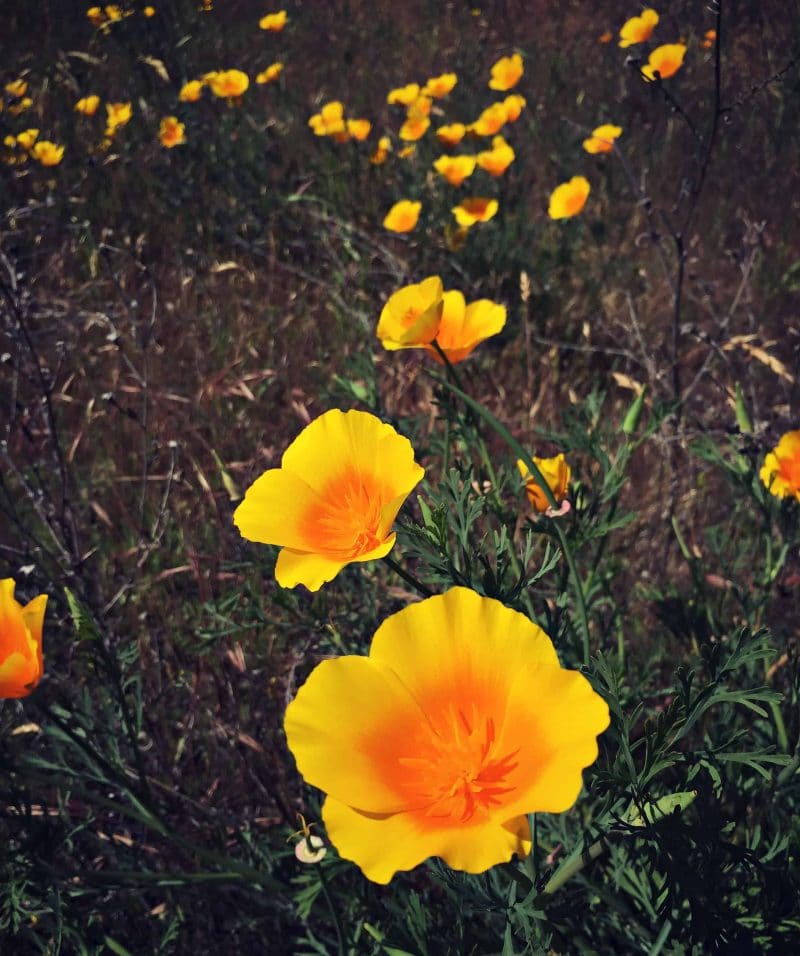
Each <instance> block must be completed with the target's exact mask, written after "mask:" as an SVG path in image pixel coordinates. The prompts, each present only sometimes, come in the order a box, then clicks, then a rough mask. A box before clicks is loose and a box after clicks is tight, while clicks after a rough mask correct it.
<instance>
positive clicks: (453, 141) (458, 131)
mask: <svg viewBox="0 0 800 956" xmlns="http://www.w3.org/2000/svg"><path fill="white" fill-rule="evenodd" d="M466 133H467V127H466V126H465V125H464V124H463V123H450V124H449V125H447V126H440V127H439V129H437V130H436V138H437V139H438V140H439V142H440V143H441V144H442V146H449V147H453V146H458V144H459V143H460V142H461V140H462V139H463V138H464V137H465V136H466Z"/></svg>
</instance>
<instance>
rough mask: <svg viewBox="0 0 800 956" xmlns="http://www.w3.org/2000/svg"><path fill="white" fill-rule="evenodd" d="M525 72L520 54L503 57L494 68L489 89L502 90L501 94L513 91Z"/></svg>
mask: <svg viewBox="0 0 800 956" xmlns="http://www.w3.org/2000/svg"><path fill="white" fill-rule="evenodd" d="M524 72H525V68H524V67H523V65H522V57H521V56H520V55H519V53H514V54H512V55H511V56H504V57H501V58H500V59H499V60H498V61H497V63H495V64H494V66H493V67H492V78H491V80H489V89H491V90H500V91H501V92H505V91H506V90H510V89H513V87H515V86H516V85H517V83H519V80H520V77H521V76H522V74H523V73H524Z"/></svg>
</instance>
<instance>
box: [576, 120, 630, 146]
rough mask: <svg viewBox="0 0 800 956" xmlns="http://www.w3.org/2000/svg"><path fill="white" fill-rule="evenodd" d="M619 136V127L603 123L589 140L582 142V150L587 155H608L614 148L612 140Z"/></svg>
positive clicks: (620, 132)
mask: <svg viewBox="0 0 800 956" xmlns="http://www.w3.org/2000/svg"><path fill="white" fill-rule="evenodd" d="M621 134H622V127H621V126H613V125H612V124H611V123H605V124H604V125H603V126H598V127H597V129H596V130H594V132H593V133H592V135H591V136H590V137H589V139H585V140H584V141H583V148H584V149H585V150H586V152H587V153H610V152H611V150H612V149H613V148H614V140H615V139H617V137H618V136H620V135H621Z"/></svg>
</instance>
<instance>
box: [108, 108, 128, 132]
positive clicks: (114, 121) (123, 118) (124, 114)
mask: <svg viewBox="0 0 800 956" xmlns="http://www.w3.org/2000/svg"><path fill="white" fill-rule="evenodd" d="M131 115H132V109H131V104H130V103H106V136H107V137H108V138H109V139H111V138H112V137H113V136H114V134H115V133H116V132H117V130H118V129H119V128H120V127H121V126H126V125H127V124H128V123H129V122H130V119H131Z"/></svg>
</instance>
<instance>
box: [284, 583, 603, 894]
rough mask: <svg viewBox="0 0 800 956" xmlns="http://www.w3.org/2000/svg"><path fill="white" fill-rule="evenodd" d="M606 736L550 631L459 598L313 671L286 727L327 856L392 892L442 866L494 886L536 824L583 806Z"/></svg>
mask: <svg viewBox="0 0 800 956" xmlns="http://www.w3.org/2000/svg"><path fill="white" fill-rule="evenodd" d="M608 725H609V710H608V705H607V704H606V702H605V701H604V700H603V698H602V697H600V695H599V694H597V693H596V692H595V691H594V690H593V689H592V686H591V684H590V683H589V682H588V680H587V679H586V678H585V677H584V676H583V675H582V674H580V673H579V672H578V671H570V670H566V669H564V668H562V667H561V665H560V663H559V660H558V655H557V654H556V651H555V648H554V647H553V643H552V641H551V640H550V638H549V637H548V636H547V635H546V634H545V633H544V631H543V630H542V629H541V628H540V627H539V626H538V625H536V624H534V623H533V622H532V621H530V620H529V619H528V618H527V617H525V616H524V615H523V614H520V613H519V612H518V611H513V610H511V609H510V608H507V607H505V606H504V605H503V604H501V603H500V602H499V601H496V600H494V599H492V598H487V597H481V596H480V595H478V594H476V593H475V592H474V591H470V590H468V589H467V588H461V587H456V588H452V589H451V590H449V591H447V592H446V593H445V594H441V595H436V596H435V597H431V598H427V599H426V600H424V601H420V602H419V603H417V604H412V605H410V606H408V607H406V608H404V609H403V610H402V611H399V612H398V613H396V614H393V615H392V616H391V617H389V618H387V619H386V620H385V621H384V622H383V623H382V624H381V626H380V627H379V628H378V630H377V632H376V633H375V636H374V637H373V639H372V645H371V647H370V651H369V656H367V657H358V656H354V655H350V656H346V657H340V658H337V659H335V660H326V661H323V662H322V663H321V664H319V665H317V667H316V668H315V669H314V671H313V672H312V674H311V676H310V677H309V678H308V680H307V681H306V682H305V684H304V685H303V686H302V687H301V688H300V691H299V692H298V694H297V696H296V697H295V699H294V700H293V701H292V703H291V704H289V706H288V708H287V710H286V718H285V722H284V728H285V731H286V738H287V741H288V744H289V748H290V749H291V751H292V753H293V754H294V757H295V760H296V761H297V766H298V769H299V770H300V773H301V774H302V775H303V777H304V778H305V779H306V781H307V782H308V783H309V784H310V785H312V786H314V787H318V788H319V789H321V790H323V791H324V792H325V793H326V794H327V798H326V800H325V804H324V806H323V810H322V819H323V821H324V823H325V826H326V828H327V831H328V838H329V839H330V841H331V843H333V845H334V846H335V847H336V849H337V850H338V851H339V855H340V856H342V857H343V858H344V859H346V860H351V861H352V862H354V863H355V864H356V865H357V866H358V867H360V869H361V870H362V871H363V873H364V875H365V876H366V877H367V878H368V879H370V880H373V881H374V882H376V883H384V884H385V883H388V882H389V881H390V880H391V878H392V876H394V874H395V873H396V872H397V871H398V870H401V871H402V870H410V869H412V868H413V867H415V866H416V865H417V864H419V863H422V862H423V861H424V860H426V859H427V858H428V857H431V856H438V857H441V858H442V859H443V860H444V861H445V863H447V864H448V865H449V866H451V867H452V868H453V869H456V870H463V871H466V872H468V873H482V872H483V871H485V870H488V869H489V868H490V867H492V866H495V865H496V864H498V863H503V862H507V861H508V860H510V859H511V857H512V856H513V855H514V854H517V855H518V856H524V855H526V854H527V853H528V852H529V851H530V848H531V835H530V829H529V826H528V816H527V815H528V814H530V813H534V812H536V813H539V812H541V813H561V812H563V811H565V810H568V809H569V808H570V807H571V806H572V805H573V804H574V803H575V801H576V799H577V798H578V794H579V793H580V790H581V786H582V782H583V781H582V771H583V770H584V768H586V767H588V766H590V765H591V764H592V763H594V761H595V760H596V759H597V754H598V745H597V737H598V735H599V734H601V733H603V731H604V730H605V729H606V728H607V727H608Z"/></svg>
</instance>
